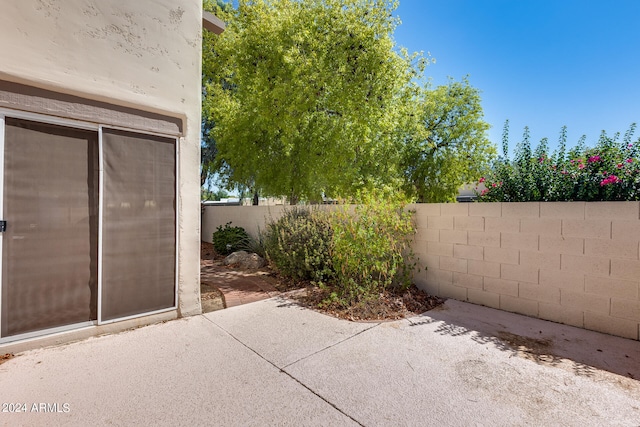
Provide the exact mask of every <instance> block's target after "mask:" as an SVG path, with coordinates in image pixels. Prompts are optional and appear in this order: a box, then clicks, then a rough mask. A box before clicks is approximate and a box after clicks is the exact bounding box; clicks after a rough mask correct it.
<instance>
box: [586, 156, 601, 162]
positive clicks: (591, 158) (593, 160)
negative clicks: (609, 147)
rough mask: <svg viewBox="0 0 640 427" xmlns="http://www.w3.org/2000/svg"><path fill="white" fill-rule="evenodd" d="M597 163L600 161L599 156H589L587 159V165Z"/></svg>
mask: <svg viewBox="0 0 640 427" xmlns="http://www.w3.org/2000/svg"><path fill="white" fill-rule="evenodd" d="M599 161H600V156H591V157H589V160H588V162H589V163H595V162H599Z"/></svg>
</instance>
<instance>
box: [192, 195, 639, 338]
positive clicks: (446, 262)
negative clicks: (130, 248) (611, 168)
mask: <svg viewBox="0 0 640 427" xmlns="http://www.w3.org/2000/svg"><path fill="white" fill-rule="evenodd" d="M410 208H411V209H415V211H416V216H415V219H416V225H417V234H416V236H415V240H414V245H413V248H414V251H415V252H416V254H417V255H418V256H419V258H420V261H421V264H422V265H426V266H427V270H426V271H424V270H422V272H421V273H418V274H416V276H415V281H416V284H417V285H418V286H419V287H421V288H423V289H425V290H427V291H428V292H430V293H432V294H435V295H439V296H443V297H449V298H454V299H458V300H461V301H469V302H472V303H475V304H481V305H486V306H489V307H493V308H498V309H502V310H506V311H512V312H516V313H521V314H525V315H528V316H533V317H539V318H542V319H546V320H551V321H555V322H560V323H565V324H568V325H573V326H578V327H581V328H585V329H591V330H596V331H600V332H605V333H610V334H613V335H618V336H622V337H626V338H631V339H635V340H637V339H639V338H640V337H639V335H638V334H639V326H640V293H639V292H640V202H590V203H585V202H557V203H450V204H419V205H412V206H410ZM266 212H267V209H266V208H259V207H242V206H241V207H207V208H206V209H205V212H204V214H203V236H202V237H203V240H207V241H211V233H212V232H213V231H214V230H215V227H217V226H218V225H219V224H224V223H226V222H228V221H233V224H234V225H239V226H242V227H245V228H246V229H247V230H248V231H251V232H254V231H255V230H256V227H257V225H260V227H263V226H264V225H263V224H264V218H265V214H266Z"/></svg>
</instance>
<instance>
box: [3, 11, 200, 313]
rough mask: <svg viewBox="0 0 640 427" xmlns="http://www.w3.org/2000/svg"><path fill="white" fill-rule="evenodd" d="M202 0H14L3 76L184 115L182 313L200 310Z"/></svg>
mask: <svg viewBox="0 0 640 427" xmlns="http://www.w3.org/2000/svg"><path fill="white" fill-rule="evenodd" d="M201 31H202V2H201V0H182V1H179V2H176V1H174V0H154V1H148V0H146V1H143V0H136V1H100V0H20V1H8V2H4V3H3V5H2V13H0V50H1V51H2V61H0V80H6V81H11V82H16V83H22V84H26V85H30V86H35V87H39V88H43V89H48V90H51V91H56V92H60V93H65V94H71V95H77V96H80V97H83V98H86V99H90V100H97V101H103V102H108V103H110V104H115V105H119V106H124V107H132V108H136V109H140V110H145V111H149V112H154V113H160V114H163V115H167V116H172V117H176V118H179V119H181V120H182V121H183V126H182V130H183V135H182V137H181V138H180V144H179V152H180V154H179V183H180V189H179V198H178V215H179V218H180V220H179V252H178V254H179V255H178V256H179V311H180V313H181V314H182V315H190V314H195V313H200V311H201V310H200V290H199V241H198V239H199V234H200V232H199V221H200V217H199V214H200V211H199V199H200V189H199V187H200V185H199V183H200V181H199V164H200V96H201V92H200V81H201V79H200V73H201V44H202V34H201Z"/></svg>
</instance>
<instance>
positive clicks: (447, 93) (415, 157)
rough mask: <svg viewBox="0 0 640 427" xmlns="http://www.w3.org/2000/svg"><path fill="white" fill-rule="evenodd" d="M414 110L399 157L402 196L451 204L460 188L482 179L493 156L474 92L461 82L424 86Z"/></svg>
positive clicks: (480, 106)
mask: <svg viewBox="0 0 640 427" xmlns="http://www.w3.org/2000/svg"><path fill="white" fill-rule="evenodd" d="M414 111H415V115H414V118H415V122H414V125H413V126H414V130H413V131H412V132H411V133H410V134H409V135H408V136H407V139H406V143H405V150H404V157H403V170H404V173H405V191H406V193H407V194H410V195H413V196H414V197H415V198H416V199H417V200H418V202H449V201H454V200H455V197H456V194H457V193H458V190H459V188H460V186H462V185H463V184H466V183H472V182H475V181H477V180H478V179H479V178H480V177H481V176H482V175H483V174H485V173H486V172H487V170H488V168H489V167H490V165H491V162H492V160H493V157H494V155H495V147H494V146H493V145H492V144H491V142H490V141H489V139H488V138H487V135H486V131H487V130H488V129H489V125H488V124H487V123H486V122H485V121H484V119H483V117H484V113H483V110H482V105H481V99H480V92H479V90H478V89H476V88H474V87H472V86H471V85H470V84H469V82H468V80H467V79H464V80H463V81H462V82H454V81H450V82H449V84H448V85H444V86H438V87H436V88H435V89H430V88H429V87H425V88H423V89H422V91H421V93H420V94H419V95H418V97H417V98H416V101H415V104H414Z"/></svg>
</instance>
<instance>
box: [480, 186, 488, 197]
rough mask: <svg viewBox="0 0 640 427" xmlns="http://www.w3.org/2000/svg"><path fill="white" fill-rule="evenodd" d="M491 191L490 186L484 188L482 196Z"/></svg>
mask: <svg viewBox="0 0 640 427" xmlns="http://www.w3.org/2000/svg"><path fill="white" fill-rule="evenodd" d="M488 192H489V189H488V188H485V189H484V190H482V193H480V195H481V196H484V195H485V194H487V193H488Z"/></svg>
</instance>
